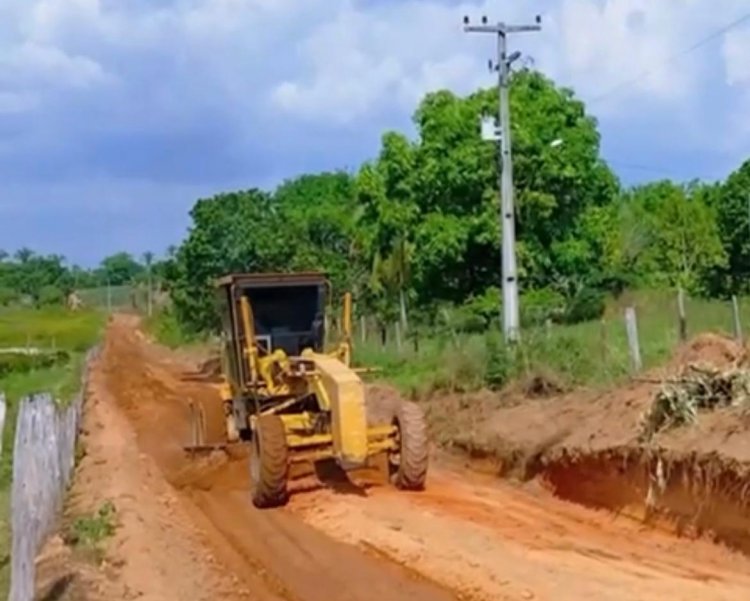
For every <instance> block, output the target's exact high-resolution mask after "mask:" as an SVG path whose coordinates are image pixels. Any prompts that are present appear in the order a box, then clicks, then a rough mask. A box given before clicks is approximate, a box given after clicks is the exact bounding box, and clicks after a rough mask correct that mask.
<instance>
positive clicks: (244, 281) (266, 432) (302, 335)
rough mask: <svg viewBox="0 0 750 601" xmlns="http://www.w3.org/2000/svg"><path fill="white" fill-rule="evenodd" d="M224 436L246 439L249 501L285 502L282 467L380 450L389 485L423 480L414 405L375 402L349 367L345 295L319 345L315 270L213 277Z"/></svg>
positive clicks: (369, 461)
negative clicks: (336, 337) (330, 336)
mask: <svg viewBox="0 0 750 601" xmlns="http://www.w3.org/2000/svg"><path fill="white" fill-rule="evenodd" d="M216 291H217V295H218V301H219V303H218V306H219V308H220V312H221V317H222V325H223V328H222V329H223V335H222V353H221V355H222V359H221V364H222V374H223V382H222V384H221V387H220V391H221V399H222V402H223V403H224V408H225V416H226V438H227V441H228V442H230V443H232V442H234V443H242V442H246V443H249V445H250V476H251V482H252V498H253V503H254V504H255V505H256V506H258V507H272V506H276V505H281V504H283V503H285V502H286V500H287V498H288V494H287V480H288V478H289V473H290V466H291V465H292V464H294V463H299V462H311V463H313V464H315V463H317V462H321V461H335V462H336V463H337V464H338V465H339V466H340V468H342V469H344V470H352V469H357V468H362V467H368V466H370V465H373V464H374V463H375V462H374V459H375V458H376V457H383V456H385V457H387V464H388V473H389V477H390V479H391V481H392V482H393V483H394V484H395V485H396V486H397V487H399V488H402V489H410V490H417V489H421V488H422V487H423V486H424V483H425V478H426V473H427V463H428V440H427V429H426V425H425V420H424V416H423V414H422V412H421V410H420V408H419V407H418V406H417V405H415V404H414V403H411V402H408V401H398V402H393V401H390V402H387V403H384V402H383V401H381V402H380V404H376V403H375V402H374V400H370V402H368V399H367V398H366V391H365V385H364V382H363V381H362V379H361V378H360V377H359V375H358V373H357V371H356V370H355V369H353V368H352V366H351V350H352V346H351V345H352V336H351V315H352V300H351V295H349V294H346V295H345V297H344V299H343V316H342V320H341V322H342V323H341V328H340V329H341V340H340V341H339V342H338V344H337V345H336V346H335V347H334V348H332V349H325V348H324V346H325V339H326V332H325V320H324V314H325V309H326V305H327V302H328V283H327V280H326V278H325V276H324V275H323V274H320V273H296V274H235V275H229V276H226V277H224V278H221V279H220V280H219V281H218V282H217V286H216Z"/></svg>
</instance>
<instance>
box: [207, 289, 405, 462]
mask: <svg viewBox="0 0 750 601" xmlns="http://www.w3.org/2000/svg"><path fill="white" fill-rule="evenodd" d="M342 313H343V315H342V334H343V336H342V340H341V341H340V342H339V344H338V345H337V346H336V348H334V349H333V350H332V351H329V352H327V353H316V352H315V351H313V350H312V349H305V350H304V351H303V352H302V353H301V358H302V359H303V360H305V361H309V362H310V363H311V364H312V365H313V366H314V369H313V370H311V371H308V372H305V373H304V374H300V373H299V372H297V373H294V369H293V363H292V360H291V359H290V358H289V357H288V356H287V355H286V353H285V352H284V351H283V350H281V349H277V350H275V351H272V352H271V353H270V354H267V355H265V356H262V355H261V353H260V352H259V349H258V346H257V343H256V333H255V327H254V323H255V321H254V315H253V309H252V304H251V301H250V299H249V297H248V296H247V295H242V296H241V298H240V317H241V327H242V333H243V335H244V338H245V342H246V344H245V347H244V348H243V349H242V350H243V359H244V361H245V364H246V367H247V370H248V373H249V375H250V386H251V388H252V393H253V394H260V395H262V396H264V397H266V398H269V399H270V398H274V397H287V398H286V400H282V401H281V402H280V403H278V404H277V405H275V406H273V407H269V408H268V409H266V410H264V411H263V414H269V413H277V414H279V415H280V417H281V419H282V421H283V423H284V427H285V430H286V433H287V444H288V446H289V449H290V450H291V451H292V453H291V460H292V461H293V462H296V461H307V460H311V459H312V460H317V459H326V458H336V459H338V460H340V461H341V462H343V463H346V464H347V465H363V464H364V463H365V462H366V460H367V458H368V457H370V456H372V455H376V454H378V453H381V452H383V451H388V450H392V449H394V448H395V445H396V442H395V439H394V436H393V435H394V433H395V428H394V427H393V426H379V427H374V428H368V427H367V418H366V407H365V399H364V383H363V382H362V380H361V379H360V377H359V376H358V375H357V373H356V372H355V370H353V369H352V368H351V360H352V295H351V293H349V292H347V293H346V294H345V295H344V298H343V310H342ZM311 393H314V394H315V396H316V398H317V401H318V406H319V407H320V409H321V411H325V412H330V413H331V424H330V431H329V432H325V433H320V432H315V429H316V428H315V426H316V420H315V416H316V414H315V413H311V412H307V411H304V412H299V413H280V412H282V411H284V410H285V409H288V408H290V407H292V406H293V405H294V404H295V403H297V402H298V401H299V400H300V399H302V398H303V397H305V396H307V395H309V394H311ZM222 396H223V397H224V398H227V399H231V387H230V386H229V384H228V383H227V382H226V380H225V382H224V383H223V384H222ZM255 419H256V418H255V417H251V418H250V424H249V425H250V426H251V428H253V429H254V427H255ZM313 432H315V433H313Z"/></svg>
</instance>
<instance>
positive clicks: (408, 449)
mask: <svg viewBox="0 0 750 601" xmlns="http://www.w3.org/2000/svg"><path fill="white" fill-rule="evenodd" d="M393 421H394V424H395V425H396V427H397V428H398V432H397V439H396V440H397V441H398V445H399V448H398V451H396V454H393V456H392V457H390V458H389V463H390V467H391V477H392V479H393V482H394V484H395V485H396V487H398V488H400V489H402V490H422V489H423V488H424V485H425V480H426V479H427V466H428V463H429V438H428V436H427V422H426V420H425V417H424V412H423V411H422V409H421V408H420V407H419V405H417V404H416V403H413V402H412V401H402V402H401V403H400V404H399V406H398V409H397V410H396V415H395V417H394V420H393ZM393 459H397V462H394V461H393Z"/></svg>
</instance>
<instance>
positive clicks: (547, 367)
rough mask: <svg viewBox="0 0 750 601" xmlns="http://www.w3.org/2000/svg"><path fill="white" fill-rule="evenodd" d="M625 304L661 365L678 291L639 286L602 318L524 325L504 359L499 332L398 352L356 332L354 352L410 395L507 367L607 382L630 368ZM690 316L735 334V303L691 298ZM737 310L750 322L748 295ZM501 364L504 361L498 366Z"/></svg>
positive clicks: (692, 329) (577, 381)
mask: <svg viewBox="0 0 750 601" xmlns="http://www.w3.org/2000/svg"><path fill="white" fill-rule="evenodd" d="M626 306H634V307H635V308H636V313H637V319H638V330H639V339H640V351H641V357H642V361H643V367H644V368H645V369H649V368H651V367H654V366H657V365H659V364H661V363H663V362H664V361H665V360H666V359H668V357H669V356H670V355H671V353H672V352H673V351H674V349H675V348H676V347H677V345H678V342H679V335H678V319H677V313H676V294H673V293H671V292H665V291H641V292H637V293H631V294H628V295H625V296H623V297H622V298H620V299H618V300H617V301H611V302H610V303H609V305H608V307H607V312H606V314H605V317H604V319H602V320H601V321H592V322H586V323H581V324H576V325H570V326H563V325H553V326H551V327H549V328H547V327H536V328H525V329H524V330H523V332H522V341H521V344H520V345H519V346H518V349H517V351H516V352H515V354H514V355H508V354H507V353H505V352H504V354H503V356H502V357H500V358H498V357H497V356H496V355H493V354H491V353H490V352H488V341H490V337H491V336H493V335H494V336H498V334H497V333H494V334H492V333H490V334H487V333H485V334H471V335H469V334H456V335H443V336H441V337H437V336H425V337H423V338H422V339H421V340H419V349H418V350H416V349H415V348H414V343H413V340H411V341H408V342H407V341H405V342H404V344H403V345H402V348H400V349H399V348H397V347H396V345H395V342H394V341H393V340H391V341H390V342H389V343H388V344H386V345H385V346H382V345H381V344H380V343H379V341H376V340H374V336H373V337H370V339H369V340H367V341H366V342H365V343H362V342H361V339H360V338H359V334H358V336H357V339H356V340H355V349H354V356H355V361H356V363H357V364H359V365H362V366H369V367H374V368H376V369H378V370H379V373H378V375H377V376H376V377H377V378H378V379H382V380H386V381H388V382H390V383H392V384H393V385H395V386H396V387H397V388H399V389H400V390H401V391H402V392H403V393H405V394H408V395H410V396H413V397H420V396H425V395H427V394H429V393H430V392H433V391H436V390H449V391H458V392H460V391H471V390H476V389H479V388H482V387H484V386H485V385H486V384H487V383H488V381H490V380H497V378H496V375H497V373H498V371H500V372H502V371H503V369H504V372H505V375H506V377H507V378H509V379H524V378H529V377H530V376H533V375H549V376H551V377H554V378H555V379H557V380H558V381H560V382H561V383H563V384H564V385H567V386H570V387H575V386H609V385H613V384H616V383H618V382H620V381H622V380H623V379H624V378H626V377H627V376H628V375H629V374H630V373H631V363H630V356H629V352H628V343H627V335H626V331H625V325H624V319H623V313H624V308H625V307H626ZM686 314H687V322H688V336H693V335H695V334H698V333H700V332H707V331H711V332H716V333H723V334H731V333H732V330H733V317H732V306H731V303H730V302H726V301H716V300H710V301H708V300H700V299H686ZM740 315H741V321H742V322H743V323H746V324H748V326H750V299H748V300H746V301H745V302H742V301H741V302H740ZM501 350H503V349H502V348H501ZM496 352H497V351H495V353H496ZM493 360H494V361H493ZM502 362H505V363H506V364H507V365H505V366H503V365H500V366H498V363H502ZM498 368H500V369H499V370H498Z"/></svg>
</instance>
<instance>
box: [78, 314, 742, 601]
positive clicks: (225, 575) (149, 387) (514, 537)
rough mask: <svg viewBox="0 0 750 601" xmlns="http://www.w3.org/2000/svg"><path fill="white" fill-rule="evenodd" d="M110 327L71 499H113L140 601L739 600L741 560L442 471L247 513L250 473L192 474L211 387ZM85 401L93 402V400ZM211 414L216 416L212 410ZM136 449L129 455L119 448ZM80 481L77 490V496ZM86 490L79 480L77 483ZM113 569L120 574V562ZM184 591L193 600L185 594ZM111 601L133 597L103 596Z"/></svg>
mask: <svg viewBox="0 0 750 601" xmlns="http://www.w3.org/2000/svg"><path fill="white" fill-rule="evenodd" d="M189 372H190V368H189V366H186V365H185V363H184V362H181V361H178V360H177V359H176V358H175V356H173V355H171V354H170V353H169V352H167V351H165V350H163V349H160V348H158V347H156V346H154V345H151V344H150V343H148V342H147V341H146V340H145V339H144V337H143V336H142V335H141V334H140V333H139V332H138V330H137V322H136V321H135V320H134V319H132V318H127V317H118V318H116V319H115V320H114V321H113V323H112V324H111V325H110V327H109V330H108V334H107V338H106V343H105V346H104V350H103V354H102V357H101V359H100V360H99V361H98V363H97V365H96V366H95V370H94V374H93V378H92V389H91V391H90V402H89V406H88V415H87V423H88V424H89V429H90V431H89V436H88V438H89V442H88V445H89V457H87V460H86V462H85V463H84V465H83V466H82V468H81V473H80V474H79V483H78V484H77V487H78V488H79V494H80V496H82V497H83V498H89V501H90V502H91V503H93V502H94V499H95V498H97V497H99V498H104V497H108V498H109V497H113V498H114V501H115V503H116V505H117V506H118V509H120V508H122V509H123V511H121V512H120V513H121V514H122V516H121V521H122V526H121V528H120V531H119V532H118V535H117V537H116V539H115V542H114V544H113V546H112V550H111V553H112V554H113V556H114V558H113V560H112V562H113V563H115V564H117V565H119V568H118V571H117V575H116V577H115V578H114V580H115V581H117V582H119V583H120V584H121V585H122V587H124V588H126V589H128V590H129V591H131V593H132V591H133V590H135V591H136V592H137V595H135V596H136V597H138V598H141V599H154V600H157V599H158V600H162V599H164V600H167V599H169V600H171V599H175V600H177V599H180V600H182V599H186V598H191V599H218V598H223V599H229V600H232V599H258V600H261V601H265V600H278V599H284V600H300V601H308V600H309V601H318V600H320V601H339V600H341V601H344V600H347V601H349V600H353V601H359V600H362V601H369V600H373V601H374V600H376V599H377V600H378V601H383V600H389V601H390V600H394V601H398V600H399V599H409V600H410V601H421V600H425V601H426V600H436V601H438V600H443V599H445V600H448V599H473V600H479V599H481V600H485V599H486V600H490V599H496V600H522V599H545V600H550V601H551V600H563V601H564V600H570V601H573V600H576V601H580V600H598V601H599V600H602V601H608V600H611V601H625V600H627V601H631V600H634V599H639V600H654V601H656V600H660V601H661V600H664V599H674V600H684V601H692V600H695V601H698V600H701V601H703V600H727V601H729V600H738V601H739V600H741V599H746V598H748V596H749V595H750V559H748V558H746V557H744V556H741V555H739V554H736V553H733V552H730V551H728V550H726V549H723V548H720V547H717V546H714V545H712V544H709V543H707V542H701V541H690V540H685V539H677V538H674V537H672V536H670V535H668V534H665V533H659V532H654V531H649V530H646V529H644V528H643V527H642V526H640V525H638V524H636V523H635V522H632V521H629V520H626V519H620V518H616V517H614V516H613V515H612V514H609V513H605V512H595V511H591V510H588V509H584V508H582V507H579V506H576V505H572V504H568V503H565V502H563V501H560V500H557V499H555V498H553V497H551V496H550V495H549V494H548V493H547V492H545V491H543V490H533V489H529V488H523V489H522V488H516V487H514V486H511V485H507V484H504V483H501V482H498V481H496V480H493V479H490V478H485V477H482V476H478V475H472V474H469V473H467V472H465V471H463V470H461V469H460V468H458V467H455V466H454V467H445V466H443V467H435V466H433V469H432V472H431V474H430V478H429V482H428V488H427V490H426V491H424V492H423V493H414V494H406V493H401V492H398V491H395V490H393V489H391V488H389V487H386V486H379V485H368V484H367V483H366V482H359V483H357V484H361V486H349V487H342V486H337V487H335V488H323V487H321V486H317V485H315V484H311V483H308V482H304V481H303V482H301V483H299V484H297V485H296V488H297V492H296V494H294V496H293V497H292V500H291V502H290V504H289V506H288V507H286V508H284V509H280V510H274V511H263V512H261V511H258V510H256V509H254V508H253V506H252V504H251V502H250V498H249V493H248V481H247V475H246V473H247V469H246V465H245V461H244V460H243V459H241V458H239V459H235V460H232V461H228V460H227V459H226V458H225V457H224V456H217V457H214V458H211V459H208V460H204V461H203V462H200V464H199V465H196V464H194V463H191V462H189V461H188V460H187V459H186V457H185V456H184V453H183V452H182V450H181V446H182V444H184V443H185V442H186V441H187V440H188V439H189V429H188V424H187V416H188V411H187V404H188V402H189V401H190V400H193V401H198V402H202V403H203V404H204V406H205V407H206V409H207V411H208V413H209V416H208V417H209V420H208V421H209V423H210V424H212V425H213V426H215V429H214V430H213V431H210V432H209V436H212V435H213V436H215V437H217V438H218V437H219V436H220V427H221V419H217V417H218V416H217V415H216V414H215V413H212V411H215V410H217V409H218V407H217V405H216V396H215V393H214V391H213V389H212V388H211V387H210V386H208V385H207V384H205V383H203V382H200V381H198V380H195V379H191V378H190V377H189V376H188V375H187V374H188V373H189ZM91 399H93V400H91ZM212 408H213V409H212ZM130 444H132V445H134V446H137V450H135V449H132V450H131V451H130V452H129V453H128V451H129V448H128V445H130ZM82 482H84V483H83V484H82ZM85 483H88V484H85ZM118 559H119V560H120V561H119V562H118V561H117V560H118ZM186 595H187V596H186ZM107 598H134V597H133V596H125V595H123V596H122V597H120V596H119V594H117V596H115V595H114V594H110V596H108V597H107Z"/></svg>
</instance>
